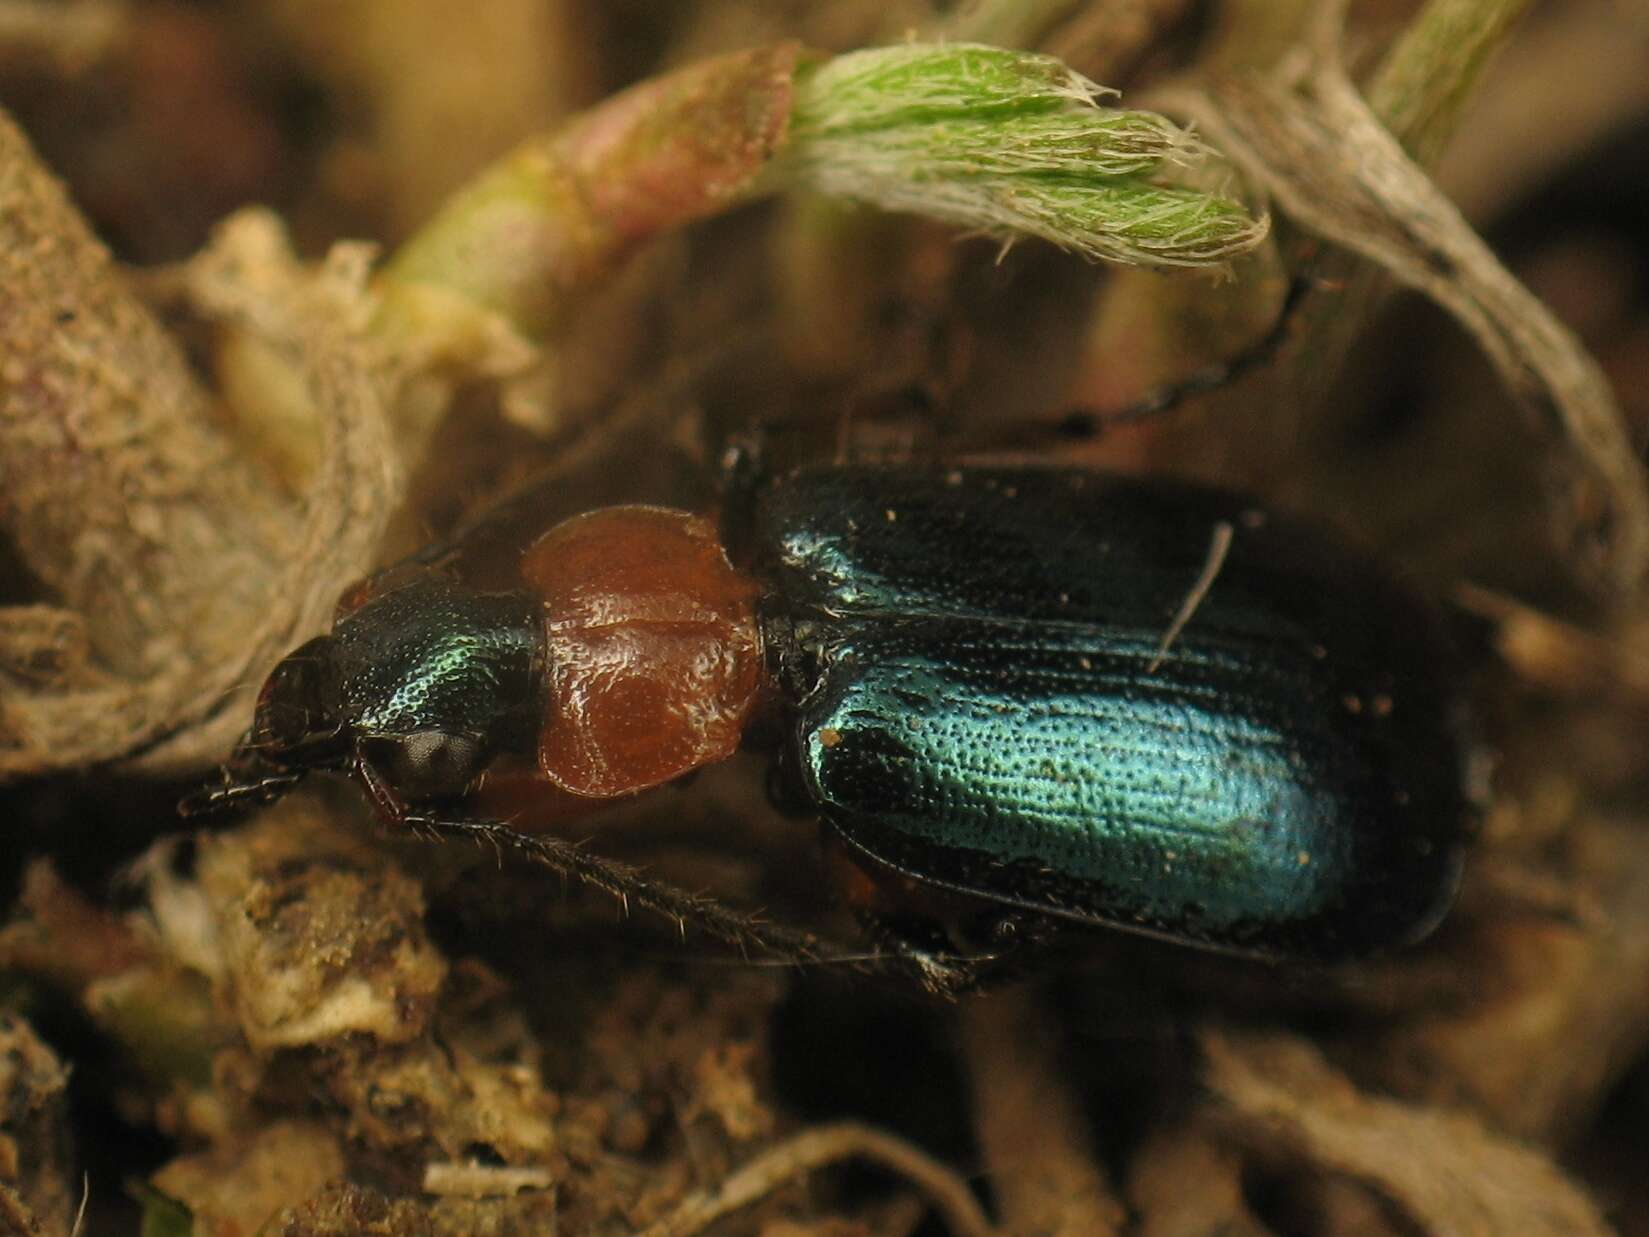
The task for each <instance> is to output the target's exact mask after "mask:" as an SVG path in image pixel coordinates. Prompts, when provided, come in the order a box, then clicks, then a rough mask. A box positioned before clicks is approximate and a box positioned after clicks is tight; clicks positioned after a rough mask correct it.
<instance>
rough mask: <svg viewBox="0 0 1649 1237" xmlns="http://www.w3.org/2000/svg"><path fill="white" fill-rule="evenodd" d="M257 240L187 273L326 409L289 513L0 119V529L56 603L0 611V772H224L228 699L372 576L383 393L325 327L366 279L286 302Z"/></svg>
mask: <svg viewBox="0 0 1649 1237" xmlns="http://www.w3.org/2000/svg"><path fill="white" fill-rule="evenodd" d="M274 233H275V230H274V225H273V224H272V223H269V222H268V221H265V222H264V223H263V224H262V225H261V228H260V227H259V226H254V225H248V224H247V223H246V222H245V221H244V220H243V221H242V223H241V225H240V226H239V227H238V228H232V229H228V230H226V231H225V233H224V236H223V237H222V238H221V241H220V244H219V246H218V247H217V248H216V249H215V250H214V251H213V252H212V253H210V254H209V255H208V256H207V257H206V258H203V259H202V260H201V261H200V262H199V263H198V264H197V265H196V266H195V267H194V268H193V274H194V276H195V282H196V284H197V286H198V290H199V291H200V292H201V294H202V298H203V300H204V301H210V302H212V304H211V305H210V308H211V309H212V311H213V312H215V313H218V314H220V315H221V316H223V317H225V318H230V319H234V320H236V321H238V322H239V323H241V324H242V325H244V326H245V328H246V329H249V330H251V331H253V332H255V333H258V334H260V335H264V336H266V338H267V339H268V340H269V341H270V342H271V345H272V346H274V347H278V348H280V349H281V350H283V351H285V352H286V353H288V354H289V355H290V356H291V357H292V360H293V366H294V369H295V371H296V372H298V373H300V374H301V375H302V376H303V378H304V379H305V381H306V382H307V384H308V387H309V390H310V393H311V395H312V396H313V398H314V402H315V404H316V406H317V407H318V408H320V409H322V410H323V413H322V416H321V418H320V419H321V423H322V425H323V426H324V427H325V432H326V433H327V436H328V438H329V449H328V450H327V452H326V453H325V462H324V465H323V467H322V469H321V471H320V475H318V476H317V478H316V482H315V491H314V493H313V495H312V499H311V501H310V502H309V503H307V504H306V505H305V506H304V508H303V509H300V510H295V509H293V508H292V506H291V505H290V504H288V503H286V502H285V501H284V500H283V499H282V498H281V497H280V495H279V492H278V489H277V487H276V486H274V485H273V484H272V483H271V482H270V481H269V480H268V479H267V478H266V477H264V476H263V475H262V474H260V473H259V472H257V471H256V470H255V469H254V468H253V467H252V466H250V465H249V464H248V463H247V462H246V461H245V460H243V459H242V458H241V455H240V453H239V451H238V450H237V447H236V445H235V443H234V442H233V440H232V439H231V438H230V437H229V436H228V435H227V434H225V433H224V432H223V430H222V428H221V427H220V425H219V423H218V421H217V419H216V417H215V415H214V410H213V408H212V406H211V404H210V401H209V400H208V398H207V396H206V394H205V393H204V392H203V391H202V390H201V389H200V387H199V386H198V384H197V383H196V381H195V379H194V376H193V375H192V373H191V371H190V370H189V367H188V365H187V363H186V362H185V360H184V358H183V356H182V354H181V352H180V350H179V349H178V347H177V346H176V344H175V343H174V342H173V341H172V340H171V339H170V338H169V336H168V335H167V334H166V332H165V331H164V330H163V329H162V328H161V326H160V325H159V324H158V323H157V322H156V321H155V320H154V318H153V317H152V316H151V315H150V314H149V312H148V310H147V309H146V308H145V307H144V306H143V305H141V304H140V303H139V302H138V300H137V299H136V297H135V296H134V295H133V294H132V292H131V290H130V289H129V288H128V286H127V285H126V283H125V281H124V280H123V279H122V278H121V277H120V275H119V273H118V272H116V271H115V270H114V268H113V266H112V264H111V263H110V260H109V257H108V254H107V252H106V251H105V250H104V249H103V247H102V246H101V245H100V244H98V242H97V241H96V240H95V239H94V238H93V237H92V235H91V233H90V231H89V230H88V228H87V227H86V225H85V222H84V220H82V219H81V218H80V216H79V214H78V213H77V212H76V211H75V210H74V208H73V207H72V206H71V205H70V203H69V202H68V200H67V198H66V197H65V196H64V194H63V191H62V189H61V188H60V187H59V186H58V185H57V183H56V182H55V181H54V180H53V179H52V178H51V176H50V174H49V173H48V172H47V171H46V170H45V169H44V168H43V167H41V165H40V164H39V162H38V161H37V160H36V159H35V157H34V156H33V153H32V152H31V151H30V150H29V149H28V145H27V142H26V141H25V139H24V138H23V135H22V134H21V133H20V132H19V131H18V130H17V128H16V127H15V126H14V125H12V124H11V123H10V122H9V120H0V255H3V260H4V261H5V262H6V263H7V270H6V272H5V277H4V278H3V279H0V316H3V317H4V319H5V321H6V322H7V324H8V329H7V331H6V333H5V336H4V340H3V343H0V348H3V350H4V351H3V353H0V504H3V505H0V520H3V521H4V524H5V528H6V532H7V534H8V536H9V537H10V539H11V540H12V542H13V544H15V546H16V547H17V549H18V551H19V553H20V554H21V556H22V558H23V560H24V561H25V563H26V564H27V565H28V566H29V568H30V569H31V570H32V571H33V572H34V573H35V575H36V576H37V577H38V578H39V579H40V580H41V581H42V582H44V583H45V584H46V585H47V586H48V587H49V588H50V589H51V590H52V592H53V593H54V594H55V598H54V599H55V600H56V601H57V602H58V603H59V607H60V608H55V609H54V608H46V607H41V606H29V607H22V608H18V609H16V610H0V777H5V776H7V775H17V774H26V773H40V772H45V771H48V770H52V769H63V768H71V767H79V766H84V765H87V764H92V763H97V762H102V761H109V760H116V759H121V758H130V757H133V756H135V755H139V754H142V755H144V757H145V759H146V760H147V761H148V762H149V765H150V767H153V768H176V767H183V766H187V765H193V764H199V763H204V762H206V761H209V760H212V759H216V758H218V757H219V756H221V754H222V752H223V751H224V750H226V749H227V747H228V746H229V745H230V744H231V743H232V741H233V738H234V732H235V731H236V730H237V729H238V728H239V727H240V726H241V725H243V724H244V716H243V715H242V714H241V713H240V712H239V711H238V710H234V709H225V708H224V706H225V704H226V701H227V698H228V696H229V695H230V693H231V692H232V691H233V690H234V689H235V688H236V687H237V686H238V685H240V684H242V683H244V682H246V681H247V680H249V679H251V678H253V677H255V676H257V675H259V674H261V673H263V672H264V671H265V670H266V669H267V668H268V666H269V665H270V664H271V663H272V662H273V661H274V660H275V658H277V657H278V656H280V654H281V653H283V652H284V651H286V649H288V648H289V647H290V646H291V644H292V643H293V642H294V640H295V639H296V638H298V637H300V636H303V635H307V634H309V633H310V632H312V631H314V630H316V629H317V628H318V627H319V626H320V624H321V623H322V622H323V621H324V619H325V617H326V615H327V613H328V612H329V611H330V608H331V605H332V601H333V599H334V597H335V596H336V593H337V590H338V589H340V588H341V587H342V586H343V584H345V583H347V581H348V580H349V579H350V578H351V577H353V576H354V575H356V574H359V573H360V572H361V570H362V569H363V568H364V567H365V566H366V564H367V562H368V561H369V557H370V554H371V551H372V548H373V546H374V544H375V542H376V539H377V534H378V530H379V529H381V527H382V521H383V513H384V512H385V511H386V510H387V508H388V500H387V497H386V496H387V494H388V493H389V492H390V491H392V490H393V488H394V486H393V476H394V473H393V468H394V465H393V462H392V459H391V456H390V453H389V450H388V445H387V441H386V438H385V435H384V430H383V420H382V409H381V402H382V391H381V389H380V387H379V385H378V382H379V374H378V373H377V371H375V370H373V369H372V367H371V366H370V365H369V364H368V363H367V358H366V357H365V356H364V355H363V354H362V353H361V352H360V350H359V345H358V343H357V342H356V340H355V339H354V337H353V334H352V331H351V328H350V326H349V324H348V322H346V321H344V320H343V319H342V317H341V315H340V312H339V307H340V306H341V305H342V304H343V303H344V302H345V301H347V300H348V293H347V292H346V291H344V290H343V289H345V288H347V287H349V286H355V287H357V288H358V285H359V281H360V279H361V278H364V263H362V262H361V261H360V260H359V259H357V260H355V261H354V263H353V269H351V270H345V269H338V270H333V271H332V272H330V274H329V276H328V277H327V278H325V279H322V280H317V281H316V284H315V286H305V285H301V283H300V281H299V279H298V277H297V276H296V275H295V274H294V271H295V270H296V268H295V265H294V264H293V263H292V261H291V259H290V256H289V255H285V254H284V253H282V252H281V251H280V245H279V243H278V242H276V241H272V240H271V239H270V238H271V237H272V236H273V235H274ZM283 262H284V265H283ZM344 265H345V266H348V265H349V264H348V263H345V264H344ZM275 271H279V272H280V275H279V276H276V277H274V278H273V279H272V272H275ZM281 276H284V280H283V278H282V277H281ZM259 278H261V279H263V280H264V281H265V283H266V285H267V286H265V287H263V288H260V289H259V290H258V291H257V292H252V291H250V290H249V289H248V287H247V286H246V284H247V281H248V280H252V279H259ZM352 280H353V281H354V283H353V285H351V281H352ZM322 284H325V285H326V286H325V288H324V289H322V288H321V286H320V285H322ZM283 298H284V299H283ZM174 736H175V738H174Z"/></svg>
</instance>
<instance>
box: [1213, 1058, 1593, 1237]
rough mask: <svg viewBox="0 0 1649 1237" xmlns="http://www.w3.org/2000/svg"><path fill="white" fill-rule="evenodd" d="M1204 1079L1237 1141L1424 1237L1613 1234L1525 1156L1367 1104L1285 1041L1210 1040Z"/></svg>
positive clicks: (1457, 1122) (1504, 1142)
mask: <svg viewBox="0 0 1649 1237" xmlns="http://www.w3.org/2000/svg"><path fill="white" fill-rule="evenodd" d="M1203 1047H1204V1050H1205V1052H1206V1053H1207V1057H1208V1064H1207V1069H1206V1073H1205V1079H1206V1082H1207V1084H1208V1086H1209V1087H1210V1089H1211V1090H1212V1091H1213V1092H1214V1094H1215V1095H1216V1096H1218V1097H1219V1099H1220V1100H1222V1101H1223V1102H1224V1104H1225V1105H1226V1106H1227V1107H1228V1109H1229V1111H1230V1114H1231V1116H1232V1117H1233V1119H1234V1121H1235V1124H1236V1128H1237V1129H1238V1130H1239V1131H1240V1133H1241V1136H1242V1137H1243V1138H1244V1139H1245V1140H1246V1141H1248V1142H1249V1143H1250V1144H1251V1145H1253V1146H1255V1147H1256V1148H1260V1149H1281V1150H1283V1151H1285V1152H1286V1153H1288V1154H1289V1155H1290V1156H1292V1157H1297V1158H1303V1159H1305V1160H1306V1161H1308V1162H1310V1163H1311V1164H1313V1165H1314V1166H1315V1167H1316V1168H1318V1169H1319V1170H1320V1171H1323V1172H1327V1173H1334V1174H1341V1175H1344V1176H1346V1177H1350V1178H1352V1179H1354V1180H1356V1181H1359V1182H1361V1183H1362V1184H1363V1185H1365V1186H1367V1187H1369V1188H1371V1189H1373V1190H1375V1191H1376V1192H1377V1193H1378V1194H1380V1195H1382V1196H1383V1197H1385V1198H1386V1199H1388V1200H1390V1201H1391V1202H1392V1203H1394V1204H1395V1205H1396V1206H1398V1207H1399V1208H1401V1209H1402V1211H1403V1212H1404V1213H1405V1214H1406V1215H1407V1216H1408V1217H1409V1218H1410V1219H1411V1220H1412V1221H1413V1222H1414V1223H1415V1224H1416V1225H1418V1226H1419V1227H1420V1229H1421V1231H1423V1232H1426V1233H1436V1234H1446V1233H1521V1234H1523V1235H1524V1237H1545V1235H1547V1234H1550V1235H1551V1237H1559V1235H1561V1237H1588V1235H1589V1234H1597V1235H1600V1237H1601V1235H1602V1234H1607V1233H1609V1232H1610V1231H1611V1230H1610V1228H1609V1226H1608V1225H1607V1224H1605V1223H1604V1220H1603V1217H1602V1215H1601V1214H1600V1213H1599V1211H1598V1209H1597V1207H1596V1206H1595V1205H1594V1204H1593V1203H1592V1201H1591V1199H1589V1198H1587V1197H1586V1195H1585V1194H1584V1193H1583V1192H1582V1191H1581V1190H1580V1189H1579V1188H1578V1187H1576V1186H1575V1185H1574V1184H1573V1183H1572V1182H1570V1181H1569V1180H1568V1179H1567V1178H1565V1177H1564V1176H1563V1174H1562V1173H1561V1172H1559V1171H1558V1170H1557V1168H1556V1167H1554V1166H1553V1165H1552V1163H1551V1161H1550V1160H1548V1159H1547V1158H1546V1157H1545V1156H1543V1155H1541V1154H1540V1153H1539V1152H1538V1151H1536V1150H1534V1149H1533V1148H1531V1147H1526V1146H1522V1145H1519V1144H1518V1143H1515V1142H1512V1141H1511V1140H1510V1139H1507V1138H1503V1137H1501V1136H1500V1135H1497V1134H1494V1133H1492V1132H1491V1131H1489V1130H1488V1129H1487V1128H1485V1127H1484V1126H1483V1124H1482V1123H1481V1122H1479V1121H1478V1120H1477V1119H1476V1118H1474V1117H1470V1116H1466V1115H1463V1114H1451V1113H1448V1112H1445V1111H1440V1110H1438V1109H1436V1108H1416V1107H1412V1106H1410V1105H1407V1104H1402V1103H1399V1102H1397V1101H1395V1100H1390V1099H1382V1098H1378V1097H1375V1096H1370V1095H1365V1094H1364V1093H1363V1092H1361V1091H1360V1090H1358V1088H1357V1086H1356V1084H1355V1083H1353V1082H1352V1081H1351V1080H1350V1079H1349V1078H1347V1077H1346V1076H1345V1075H1343V1074H1340V1073H1338V1072H1337V1071H1336V1070H1334V1069H1333V1068H1332V1067H1330V1066H1329V1065H1328V1063H1327V1062H1325V1061H1324V1060H1323V1058H1322V1056H1321V1055H1320V1054H1319V1053H1318V1052H1317V1050H1316V1049H1315V1048H1313V1047H1311V1046H1310V1044H1308V1043H1307V1042H1306V1041H1305V1040H1302V1039H1297V1038H1295V1037H1293V1036H1289V1035H1282V1034H1275V1035H1256V1036H1245V1037H1237V1036H1225V1035H1220V1034H1209V1035H1206V1036H1205V1037H1204V1041H1203Z"/></svg>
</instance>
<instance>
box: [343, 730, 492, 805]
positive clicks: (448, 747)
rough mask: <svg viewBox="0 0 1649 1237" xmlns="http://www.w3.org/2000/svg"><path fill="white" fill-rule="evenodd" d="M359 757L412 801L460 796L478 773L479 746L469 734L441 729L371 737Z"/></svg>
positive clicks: (364, 743)
mask: <svg viewBox="0 0 1649 1237" xmlns="http://www.w3.org/2000/svg"><path fill="white" fill-rule="evenodd" d="M361 755H362V756H364V757H365V758H366V759H367V760H369V761H370V762H371V763H372V764H373V766H374V767H375V768H377V769H378V771H379V772H381V773H382V774H383V775H384V777H385V778H387V779H388V781H389V783H390V785H391V786H393V787H394V788H395V789H396V790H397V791H399V792H400V794H401V795H402V796H403V797H404V798H406V799H408V800H412V801H416V800H419V799H442V798H448V797H452V796H457V795H461V794H463V793H464V791H466V790H467V789H469V784H470V783H471V782H472V781H474V780H475V775H476V774H477V773H478V772H480V764H481V744H480V741H479V740H478V739H476V738H475V736H473V735H465V734H450V733H448V732H447V731H444V730H418V731H414V732H413V733H412V734H397V735H372V736H369V737H367V738H365V739H363V740H362V741H361Z"/></svg>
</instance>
